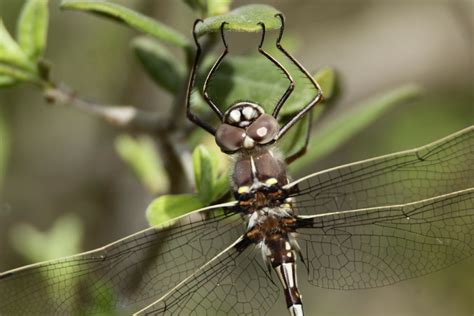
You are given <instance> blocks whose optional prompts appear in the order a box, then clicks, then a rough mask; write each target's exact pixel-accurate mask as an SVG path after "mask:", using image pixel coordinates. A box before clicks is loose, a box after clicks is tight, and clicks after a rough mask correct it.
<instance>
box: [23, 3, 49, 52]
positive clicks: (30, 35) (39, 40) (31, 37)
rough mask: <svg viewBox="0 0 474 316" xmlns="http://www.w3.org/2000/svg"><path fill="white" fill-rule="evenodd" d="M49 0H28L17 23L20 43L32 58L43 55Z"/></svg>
mask: <svg viewBox="0 0 474 316" xmlns="http://www.w3.org/2000/svg"><path fill="white" fill-rule="evenodd" d="M48 17H49V13H48V0H28V1H27V2H26V3H25V5H24V6H23V9H22V11H21V15H20V18H19V20H18V25H17V37H18V43H19V44H20V47H21V48H22V50H23V52H25V54H26V55H27V56H28V57H30V58H31V59H32V60H36V59H38V58H39V57H41V56H42V55H43V52H44V49H45V46H46V37H47V33H48Z"/></svg>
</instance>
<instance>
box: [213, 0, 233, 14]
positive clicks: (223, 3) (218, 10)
mask: <svg viewBox="0 0 474 316" xmlns="http://www.w3.org/2000/svg"><path fill="white" fill-rule="evenodd" d="M231 3H232V0H207V16H215V15H223V14H225V13H227V12H229V7H230V4H231Z"/></svg>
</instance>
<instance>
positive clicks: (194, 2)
mask: <svg viewBox="0 0 474 316" xmlns="http://www.w3.org/2000/svg"><path fill="white" fill-rule="evenodd" d="M183 1H184V3H186V4H187V5H188V6H189V7H190V8H191V9H193V10H194V11H197V12H199V13H200V14H204V13H205V12H206V11H207V0H183Z"/></svg>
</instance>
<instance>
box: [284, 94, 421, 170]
mask: <svg viewBox="0 0 474 316" xmlns="http://www.w3.org/2000/svg"><path fill="white" fill-rule="evenodd" d="M420 93H421V89H420V87H418V86H416V85H406V86H402V87H399V88H396V89H394V90H391V91H389V92H386V93H383V94H381V95H380V96H376V97H373V98H370V99H369V100H366V101H363V102H361V104H360V105H358V106H355V107H354V108H353V109H351V110H350V111H347V112H346V113H344V114H343V115H340V116H339V117H337V118H336V119H334V120H332V121H331V122H330V123H328V124H326V125H325V126H321V127H320V128H319V129H318V132H317V133H316V134H314V135H312V136H311V140H310V145H309V146H308V152H307V153H306V154H305V155H304V156H303V157H302V158H300V159H299V160H297V161H296V162H295V163H294V164H293V165H291V167H290V170H291V171H297V170H301V169H303V168H304V166H305V165H308V164H310V163H312V162H314V161H315V160H317V159H319V158H321V157H322V156H324V155H326V154H328V153H329V152H331V151H332V150H334V149H336V148H337V147H338V146H341V145H342V144H343V143H344V142H345V141H347V140H348V139H349V138H351V137H352V136H353V135H355V134H356V133H357V132H359V131H361V130H362V129H363V128H365V127H366V126H368V125H369V124H370V123H372V122H373V121H375V119H377V118H378V117H380V115H382V114H383V113H385V112H386V111H387V110H388V109H390V108H392V107H394V106H395V105H398V104H401V103H406V102H408V101H409V100H412V99H413V98H415V97H417V96H419V95H420Z"/></svg>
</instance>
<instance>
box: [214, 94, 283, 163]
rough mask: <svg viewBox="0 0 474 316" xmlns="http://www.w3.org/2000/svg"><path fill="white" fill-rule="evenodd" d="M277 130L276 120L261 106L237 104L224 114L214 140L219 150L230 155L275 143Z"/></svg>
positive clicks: (244, 103)
mask: <svg viewBox="0 0 474 316" xmlns="http://www.w3.org/2000/svg"><path fill="white" fill-rule="evenodd" d="M278 130H279V126H278V122H277V120H276V119H275V118H274V117H273V116H271V115H268V114H265V111H264V110H263V108H262V107H261V106H259V105H257V104H255V103H251V102H238V103H236V104H234V105H232V106H231V107H230V108H229V110H227V112H226V113H225V114H224V118H223V123H222V124H221V126H219V128H218V129H217V131H216V134H215V139H216V143H217V145H219V147H220V148H221V150H222V151H223V152H225V153H229V154H230V153H235V152H238V151H241V150H247V151H248V150H253V149H254V148H256V147H259V146H261V145H268V144H270V143H272V142H274V141H275V137H276V135H277V133H278Z"/></svg>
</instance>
